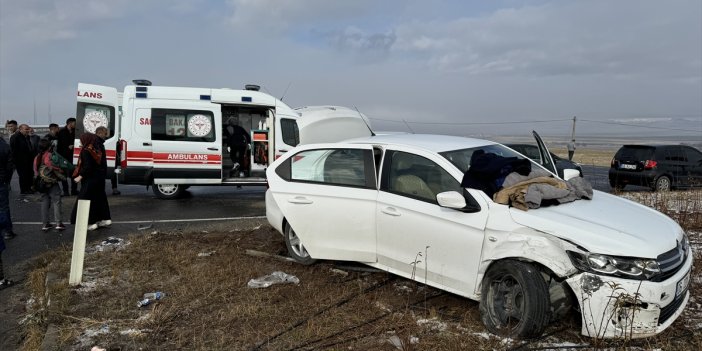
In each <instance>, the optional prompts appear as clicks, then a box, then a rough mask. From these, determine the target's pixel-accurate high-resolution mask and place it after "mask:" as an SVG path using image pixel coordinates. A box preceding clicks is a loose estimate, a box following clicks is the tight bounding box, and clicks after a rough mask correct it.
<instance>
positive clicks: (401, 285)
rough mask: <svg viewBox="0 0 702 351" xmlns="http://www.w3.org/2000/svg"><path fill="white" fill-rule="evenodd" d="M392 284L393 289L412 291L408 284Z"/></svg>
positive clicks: (404, 291)
mask: <svg viewBox="0 0 702 351" xmlns="http://www.w3.org/2000/svg"><path fill="white" fill-rule="evenodd" d="M393 285H394V286H395V290H397V291H399V292H402V293H407V294H409V293H411V292H412V288H410V287H409V286H407V285H404V284H402V283H395V284H393Z"/></svg>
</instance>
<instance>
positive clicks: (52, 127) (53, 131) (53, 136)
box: [44, 123, 59, 142]
mask: <svg viewBox="0 0 702 351" xmlns="http://www.w3.org/2000/svg"><path fill="white" fill-rule="evenodd" d="M58 132H59V125H58V124H56V123H51V124H49V133H48V134H46V135H45V136H44V139H48V140H49V141H52V142H53V141H54V140H58Z"/></svg>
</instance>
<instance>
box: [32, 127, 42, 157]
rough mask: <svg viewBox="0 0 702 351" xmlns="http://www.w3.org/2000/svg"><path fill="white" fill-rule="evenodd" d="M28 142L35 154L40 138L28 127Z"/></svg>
mask: <svg viewBox="0 0 702 351" xmlns="http://www.w3.org/2000/svg"><path fill="white" fill-rule="evenodd" d="M29 140H30V141H31V142H32V148H34V150H35V151H34V152H37V151H36V150H39V140H41V137H40V136H38V135H36V134H35V133H34V128H32V127H29Z"/></svg>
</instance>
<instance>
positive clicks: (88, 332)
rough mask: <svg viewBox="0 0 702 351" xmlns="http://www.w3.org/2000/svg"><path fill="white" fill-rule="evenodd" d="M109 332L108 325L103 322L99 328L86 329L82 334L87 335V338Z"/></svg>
mask: <svg viewBox="0 0 702 351" xmlns="http://www.w3.org/2000/svg"><path fill="white" fill-rule="evenodd" d="M109 333H110V326H109V325H107V324H103V325H102V326H101V327H100V328H99V329H93V328H90V329H86V330H84V331H83V335H85V336H87V337H89V338H94V337H96V336H98V335H101V334H109Z"/></svg>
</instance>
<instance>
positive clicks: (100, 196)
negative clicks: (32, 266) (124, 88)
mask: <svg viewBox="0 0 702 351" xmlns="http://www.w3.org/2000/svg"><path fill="white" fill-rule="evenodd" d="M5 129H6V131H7V136H6V137H7V138H8V140H5V138H3V137H2V136H0V234H1V235H0V289H4V288H6V287H8V286H11V285H12V284H13V282H12V281H11V280H9V279H6V278H5V276H4V269H3V266H2V251H4V250H5V247H6V244H5V240H11V239H13V238H14V237H15V236H16V234H15V232H14V230H13V227H12V218H11V214H10V200H9V198H10V182H11V180H12V176H13V174H14V173H15V172H16V173H17V177H18V180H19V188H20V189H19V198H18V200H20V201H24V202H29V201H30V200H29V198H28V196H30V195H33V194H35V193H37V192H38V193H39V194H40V195H41V219H42V227H41V230H42V231H44V232H47V231H50V230H52V229H54V230H56V231H63V230H65V229H66V225H65V224H64V216H63V211H62V208H61V207H62V197H66V196H76V201H75V205H74V206H73V210H72V211H71V216H70V222H71V224H75V221H76V211H77V207H78V200H90V211H89V217H88V230H95V229H98V228H100V227H108V226H110V225H111V224H112V219H111V216H110V208H109V204H108V201H107V194H106V193H105V181H106V179H107V173H108V167H107V166H108V165H107V157H106V152H105V146H104V141H105V139H107V138H108V136H109V130H108V129H107V128H105V127H98V128H97V129H96V130H95V133H90V132H87V131H86V132H84V133H82V134H81V135H80V147H81V149H80V153H79V156H78V162H77V163H76V165H75V166H74V167H73V166H71V167H70V168H73V169H72V171H69V170H67V169H66V167H62V166H61V165H59V164H57V162H56V157H57V156H56V155H55V154H58V155H60V156H61V157H62V158H63V159H65V160H68V163H72V161H73V148H74V141H75V138H76V119H75V118H68V119H67V120H66V125H65V126H63V127H59V125H58V124H55V123H51V124H50V125H49V133H48V134H46V135H45V136H44V137H40V136H39V135H36V134H35V133H34V130H33V129H32V128H31V127H30V126H29V125H27V124H18V123H17V121H15V120H9V121H7V123H6V124H5ZM110 181H111V182H112V194H113V195H119V194H120V192H119V190H117V184H116V175H115V174H114V173H113V174H112V177H111V178H110ZM79 185H80V189H79ZM52 213H53V217H52V216H51V214H52ZM52 218H53V219H52Z"/></svg>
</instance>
